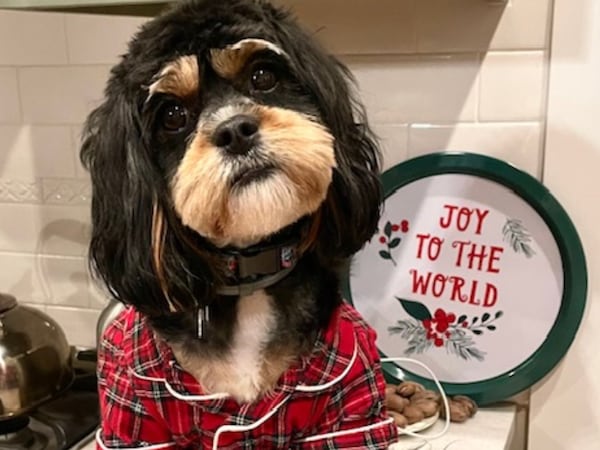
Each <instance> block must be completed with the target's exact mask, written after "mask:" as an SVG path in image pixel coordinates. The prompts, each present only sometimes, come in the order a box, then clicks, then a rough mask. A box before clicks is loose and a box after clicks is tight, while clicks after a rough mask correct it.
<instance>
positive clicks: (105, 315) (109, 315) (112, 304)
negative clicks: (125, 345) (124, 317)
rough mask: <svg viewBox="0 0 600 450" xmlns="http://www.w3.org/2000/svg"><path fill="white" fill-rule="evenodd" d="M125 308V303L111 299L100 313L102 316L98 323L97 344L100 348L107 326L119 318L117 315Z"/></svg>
mask: <svg viewBox="0 0 600 450" xmlns="http://www.w3.org/2000/svg"><path fill="white" fill-rule="evenodd" d="M124 309H125V305H123V303H121V302H119V301H117V300H115V299H110V300H109V301H108V304H107V305H106V307H105V308H104V309H103V310H102V313H100V317H99V318H98V324H97V325H96V344H97V346H98V348H100V343H101V342H102V335H103V334H104V331H106V328H107V327H108V326H109V325H110V324H111V323H112V321H113V320H115V319H116V318H117V316H118V315H119V314H120V313H121V311H123V310H124Z"/></svg>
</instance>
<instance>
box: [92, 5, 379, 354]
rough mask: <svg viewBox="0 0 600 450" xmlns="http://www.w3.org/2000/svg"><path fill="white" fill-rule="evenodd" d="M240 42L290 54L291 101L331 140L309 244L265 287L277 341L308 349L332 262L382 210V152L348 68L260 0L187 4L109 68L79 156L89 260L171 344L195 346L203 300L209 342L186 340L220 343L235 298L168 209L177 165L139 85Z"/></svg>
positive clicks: (331, 284) (202, 247)
mask: <svg viewBox="0 0 600 450" xmlns="http://www.w3.org/2000/svg"><path fill="white" fill-rule="evenodd" d="M248 37H253V38H263V39H267V40H269V41H272V42H275V43H277V44H278V45H279V46H280V47H281V48H283V49H284V50H285V51H286V52H287V53H288V54H289V56H290V57H291V61H290V63H289V64H290V71H291V72H292V74H293V76H294V79H295V81H296V82H297V84H298V85H299V86H300V87H301V91H299V92H298V96H299V97H298V98H299V100H298V102H299V104H301V105H303V106H302V107H306V108H309V109H311V110H314V111H316V114H317V115H318V117H319V119H320V121H321V122H322V123H323V124H324V125H325V126H326V127H327V128H328V129H329V130H330V132H331V134H332V135H333V136H334V137H335V156H336V160H337V164H338V167H337V169H336V170H335V172H334V175H333V182H332V185H331V186H330V189H329V192H328V196H327V199H326V200H325V202H324V204H323V205H322V207H321V220H320V225H319V230H318V235H317V236H318V237H317V240H316V245H315V246H314V247H312V248H311V249H310V250H309V251H308V252H307V253H306V254H305V255H304V256H303V259H302V260H301V261H300V263H299V265H298V267H297V268H296V269H295V270H294V272H293V273H292V274H291V275H290V276H288V277H287V278H285V279H284V280H283V281H281V282H279V283H278V284H277V285H275V286H272V287H271V288H269V289H268V290H267V291H268V293H269V294H271V295H272V296H273V297H274V298H275V304H276V308H277V314H278V318H279V319H280V320H279V322H278V329H277V334H278V336H279V337H280V338H281V339H282V340H283V341H282V342H288V343H294V342H296V343H299V344H301V345H300V346H303V345H304V346H305V345H309V343H310V341H311V340H312V339H314V335H315V333H317V332H318V330H319V329H320V328H321V327H323V326H324V325H325V324H326V323H327V321H328V319H329V317H330V314H331V312H332V310H333V308H334V307H335V306H336V305H337V304H338V303H339V302H340V301H341V299H340V294H339V277H338V273H337V270H338V269H339V266H340V263H341V262H343V261H344V260H345V259H346V258H347V257H349V256H350V255H352V254H353V253H354V252H356V251H357V250H358V249H360V248H361V247H362V245H363V244H364V243H365V241H366V240H367V239H369V238H370V237H371V235H372V234H373V233H374V231H375V229H376V226H377V221H378V219H379V212H380V205H381V188H380V184H379V178H378V171H379V153H378V149H377V146H376V144H375V141H374V138H373V135H372V133H371V131H370V129H369V127H368V125H367V122H366V118H365V114H364V111H363V109H362V107H361V106H360V104H359V102H358V101H357V100H356V98H355V96H354V93H353V88H352V78H351V75H350V73H349V72H348V70H347V69H346V68H345V67H344V66H343V65H342V64H341V63H339V62H338V61H337V60H336V59H335V58H333V57H332V56H329V55H327V54H326V53H325V52H324V51H323V50H322V49H321V48H320V47H319V46H318V45H317V44H316V43H315V42H314V41H313V40H312V38H311V37H310V36H308V35H307V34H306V33H305V32H304V31H302V30H301V29H300V28H299V27H298V26H297V25H296V23H295V22H294V20H293V19H292V18H291V16H290V15H289V14H288V13H287V12H284V11H282V10H279V9H276V8H274V7H273V6H271V5H269V4H268V3H266V2H264V1H260V0H258V1H251V0H222V1H219V2H216V1H210V0H199V1H190V2H187V1H186V2H181V3H180V4H178V5H177V6H176V7H174V8H173V9H172V10H170V11H169V12H167V13H166V14H165V15H163V16H161V17H159V18H157V19H155V20H153V21H151V22H149V23H147V24H146V25H145V26H144V27H143V28H142V29H141V31H140V32H139V33H138V34H137V35H136V36H135V38H134V39H133V41H132V42H131V43H130V46H129V50H128V52H127V54H126V55H125V56H124V57H123V59H122V61H121V62H120V63H119V64H118V65H117V66H116V67H115V68H114V69H113V70H112V73H111V76H110V80H109V82H108V86H107V89H106V93H105V94H106V100H105V102H104V103H103V104H102V105H101V106H100V107H99V108H97V109H96V110H95V111H94V112H92V114H91V115H90V117H89V119H88V122H87V126H86V128H85V133H84V141H83V148H82V151H81V158H82V161H83V163H84V165H85V166H86V167H87V168H88V169H89V171H90V173H91V176H92V182H93V202H92V223H93V234H92V240H91V244H90V259H91V263H92V267H93V270H94V272H95V273H96V274H97V276H98V277H99V278H100V279H101V280H102V281H103V282H104V284H105V285H106V286H107V287H108V288H109V290H110V293H111V294H112V295H113V296H114V297H115V298H117V299H119V300H121V301H123V302H125V303H128V304H132V305H134V306H135V307H136V308H137V309H138V310H140V311H141V312H142V313H144V314H146V315H147V316H148V317H150V319H151V323H152V324H153V326H154V327H155V328H156V329H157V330H159V331H160V332H161V333H162V334H163V335H164V336H165V337H167V338H168V339H173V340H190V342H192V341H194V339H192V338H193V336H194V332H195V322H194V315H193V313H194V311H195V309H196V307H197V306H198V305H204V304H212V319H211V323H210V326H209V330H208V336H209V337H208V339H207V341H206V342H204V343H203V344H202V345H200V344H199V343H194V344H193V346H194V347H196V346H199V347H201V349H204V350H207V351H214V350H222V349H223V348H226V347H227V345H228V342H229V338H230V337H231V334H232V329H233V328H232V327H233V325H234V322H235V320H234V318H235V308H236V301H237V299H236V298H217V296H216V294H215V286H216V285H217V284H218V283H219V280H220V275H219V273H220V272H219V267H218V264H217V263H216V262H215V260H214V259H212V258H211V256H210V252H208V251H207V249H209V248H210V245H209V244H208V243H207V242H205V241H204V240H203V239H202V238H201V237H200V236H197V235H195V234H194V233H193V232H192V231H191V230H189V229H187V228H186V227H184V226H183V225H182V224H181V222H180V220H179V218H178V217H177V215H176V213H175V212H174V211H173V206H172V200H171V199H170V196H169V189H168V183H169V180H170V177H171V176H172V166H173V164H174V163H173V161H171V162H169V161H161V160H160V159H159V158H157V157H156V151H155V150H156V147H157V146H160V142H159V141H158V140H157V139H156V137H155V135H154V134H153V133H152V130H151V129H150V128H151V126H150V125H149V121H148V117H147V115H146V113H145V108H147V105H145V100H146V97H147V89H145V87H147V86H148V85H149V84H150V83H151V79H152V77H153V76H154V75H155V74H156V73H157V72H158V71H159V70H160V69H161V67H162V66H163V65H164V64H165V63H167V62H168V61H170V60H172V59H174V58H175V57H176V56H178V55H187V54H196V55H198V56H199V57H200V58H201V57H202V55H204V54H206V52H207V50H208V49H210V48H216V47H223V46H225V45H227V44H231V43H234V42H237V41H239V40H240V39H243V38H248ZM300 97H301V98H300ZM290 101H291V99H290ZM280 102H282V103H286V100H285V99H280ZM298 108H300V106H298ZM197 112H198V113H199V111H197ZM176 162H177V161H175V163H176ZM155 203H156V204H158V205H160V207H161V208H162V210H163V211H164V212H165V214H166V222H167V230H168V231H167V235H166V241H165V247H164V254H163V265H164V276H165V279H166V285H167V291H168V293H169V296H170V297H171V298H176V299H177V302H178V304H179V305H181V308H182V310H181V311H180V312H178V313H170V312H169V309H168V306H167V301H166V298H165V294H164V292H163V289H162V288H161V285H160V283H159V281H158V278H157V274H156V273H155V268H154V266H153V263H152V245H151V233H150V230H151V228H152V226H151V224H152V212H153V204H155ZM307 222H309V221H307ZM192 244H193V245H192ZM201 349H200V350H201Z"/></svg>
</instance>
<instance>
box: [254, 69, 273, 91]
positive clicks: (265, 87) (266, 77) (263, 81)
mask: <svg viewBox="0 0 600 450" xmlns="http://www.w3.org/2000/svg"><path fill="white" fill-rule="evenodd" d="M250 81H251V83H252V87H253V88H254V89H255V90H257V91H270V90H272V89H273V88H274V87H275V86H277V82H278V81H279V80H278V78H277V74H276V73H275V71H274V70H272V69H271V68H269V67H266V66H261V67H257V68H256V69H255V70H254V71H253V72H252V77H251V78H250Z"/></svg>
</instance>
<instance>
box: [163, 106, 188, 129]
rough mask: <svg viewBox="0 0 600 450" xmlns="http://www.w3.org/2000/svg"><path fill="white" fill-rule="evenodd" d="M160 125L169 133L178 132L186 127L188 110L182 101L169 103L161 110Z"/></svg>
mask: <svg viewBox="0 0 600 450" xmlns="http://www.w3.org/2000/svg"><path fill="white" fill-rule="evenodd" d="M159 120H160V125H161V127H162V128H163V129H164V130H165V131H167V132H169V133H177V132H179V131H181V130H182V129H184V128H185V126H186V125H187V122H188V112H187V110H186V109H185V107H184V106H183V105H181V104H180V103H169V104H167V105H165V106H164V107H163V108H162V109H161V111H160V116H159Z"/></svg>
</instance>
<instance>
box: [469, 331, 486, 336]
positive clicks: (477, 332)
mask: <svg viewBox="0 0 600 450" xmlns="http://www.w3.org/2000/svg"><path fill="white" fill-rule="evenodd" d="M471 331H472V332H473V334H476V335H477V336H479V335H480V334H483V331H481V330H471Z"/></svg>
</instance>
